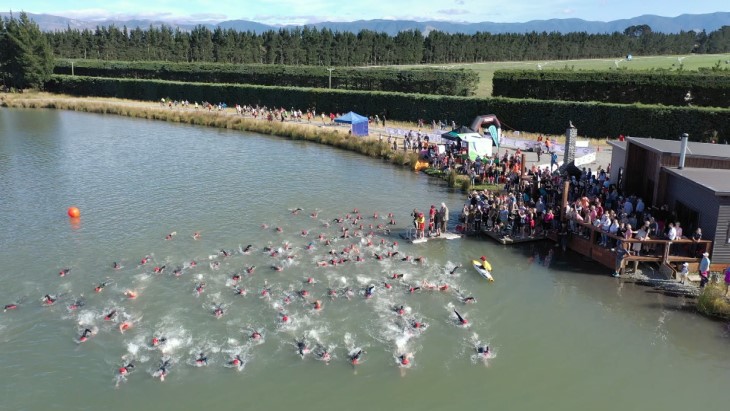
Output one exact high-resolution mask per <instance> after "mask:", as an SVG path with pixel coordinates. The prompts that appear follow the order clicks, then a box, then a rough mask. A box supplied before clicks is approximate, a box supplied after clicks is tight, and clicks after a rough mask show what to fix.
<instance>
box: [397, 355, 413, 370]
mask: <svg viewBox="0 0 730 411" xmlns="http://www.w3.org/2000/svg"><path fill="white" fill-rule="evenodd" d="M412 357H413V355H412V354H411V353H407V354H403V355H401V356H399V357H398V365H399V366H401V367H408V366H410V365H411V358H412Z"/></svg>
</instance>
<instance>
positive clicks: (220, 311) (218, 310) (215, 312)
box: [213, 305, 223, 318]
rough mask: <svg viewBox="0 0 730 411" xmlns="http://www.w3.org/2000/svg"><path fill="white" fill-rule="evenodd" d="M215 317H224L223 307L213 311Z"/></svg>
mask: <svg viewBox="0 0 730 411" xmlns="http://www.w3.org/2000/svg"><path fill="white" fill-rule="evenodd" d="M213 315H215V318H221V317H223V307H221V306H220V305H219V306H217V307H215V310H213Z"/></svg>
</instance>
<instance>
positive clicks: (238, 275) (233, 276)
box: [231, 273, 241, 282]
mask: <svg viewBox="0 0 730 411" xmlns="http://www.w3.org/2000/svg"><path fill="white" fill-rule="evenodd" d="M231 280H233V281H236V282H238V281H241V274H238V273H234V274H233V275H232V276H231Z"/></svg>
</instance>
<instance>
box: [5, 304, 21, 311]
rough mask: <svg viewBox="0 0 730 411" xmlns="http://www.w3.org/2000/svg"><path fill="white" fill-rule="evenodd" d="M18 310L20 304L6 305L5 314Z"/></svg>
mask: <svg viewBox="0 0 730 411" xmlns="http://www.w3.org/2000/svg"><path fill="white" fill-rule="evenodd" d="M16 308H18V304H6V305H5V308H3V312H5V311H8V310H15V309H16Z"/></svg>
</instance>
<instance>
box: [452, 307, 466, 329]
mask: <svg viewBox="0 0 730 411" xmlns="http://www.w3.org/2000/svg"><path fill="white" fill-rule="evenodd" d="M454 314H456V318H458V319H459V323H460V324H461V325H467V324H469V321H468V320H467V319H466V318H464V317H462V316H461V314H459V312H458V311H456V309H454Z"/></svg>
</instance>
